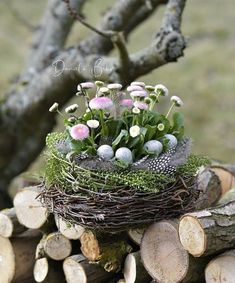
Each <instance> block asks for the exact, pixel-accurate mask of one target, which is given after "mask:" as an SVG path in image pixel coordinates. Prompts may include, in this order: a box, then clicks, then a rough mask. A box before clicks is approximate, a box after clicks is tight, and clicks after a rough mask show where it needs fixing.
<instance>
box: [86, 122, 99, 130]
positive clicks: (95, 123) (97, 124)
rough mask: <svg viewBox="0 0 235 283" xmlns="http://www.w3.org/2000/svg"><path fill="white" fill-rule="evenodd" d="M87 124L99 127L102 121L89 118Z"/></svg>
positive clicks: (90, 126)
mask: <svg viewBox="0 0 235 283" xmlns="http://www.w3.org/2000/svg"><path fill="white" fill-rule="evenodd" d="M86 124H87V126H88V127H89V128H92V129H96V128H98V127H99V125H100V122H99V121H98V120H88V121H87V122H86Z"/></svg>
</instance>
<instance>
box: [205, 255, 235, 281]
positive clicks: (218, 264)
mask: <svg viewBox="0 0 235 283" xmlns="http://www.w3.org/2000/svg"><path fill="white" fill-rule="evenodd" d="M234 267H235V250H231V251H227V252H225V253H223V254H221V255H219V256H218V257H216V258H214V259H212V260H211V261H210V262H209V264H208V265H207V267H206V270H205V277H206V283H220V282H228V283H229V282H231V283H232V282H234V279H235V268H234Z"/></svg>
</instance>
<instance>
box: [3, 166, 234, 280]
mask: <svg viewBox="0 0 235 283" xmlns="http://www.w3.org/2000/svg"><path fill="white" fill-rule="evenodd" d="M234 176H235V170H234V167H232V166H225V167H223V166H220V165H216V166H214V167H212V168H210V169H206V170H204V171H202V172H200V176H199V179H198V181H199V189H200V190H201V191H202V192H203V194H202V197H201V199H200V201H199V202H198V209H199V210H198V211H195V212H191V213H187V214H185V215H183V216H182V217H181V218H180V219H170V220H169V219H168V220H163V221H160V222H156V223H153V224H152V225H150V226H149V227H143V228H140V229H136V230H131V229H130V230H129V231H127V232H122V233H115V234H105V233H104V234H103V233H95V232H94V231H89V230H85V229H84V228H83V227H81V226H79V225H68V224H67V223H66V222H65V221H64V220H63V219H61V218H59V217H56V216H55V217H52V215H49V214H48V212H47V210H46V209H45V208H43V207H42V206H41V203H40V201H39V200H38V195H39V194H40V190H39V188H38V187H36V186H32V187H28V188H24V189H22V190H20V191H19V192H18V193H17V194H16V196H15V198H14V207H13V208H11V209H7V210H3V211H1V212H0V283H9V282H12V283H32V282H43V283H83V282H84V283H117V282H118V283H151V282H159V283H177V282H183V283H193V282H195V283H199V282H207V283H211V282H213V283H214V282H226V283H234V282H235V271H234V270H235V177H234ZM208 207H209V208H208Z"/></svg>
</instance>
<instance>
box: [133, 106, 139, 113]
mask: <svg viewBox="0 0 235 283" xmlns="http://www.w3.org/2000/svg"><path fill="white" fill-rule="evenodd" d="M132 112H133V113H134V114H139V113H140V109H139V108H137V107H134V108H133V109H132Z"/></svg>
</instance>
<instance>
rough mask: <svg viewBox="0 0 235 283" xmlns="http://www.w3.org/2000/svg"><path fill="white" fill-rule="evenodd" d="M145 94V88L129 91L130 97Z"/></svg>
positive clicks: (143, 95)
mask: <svg viewBox="0 0 235 283" xmlns="http://www.w3.org/2000/svg"><path fill="white" fill-rule="evenodd" d="M146 95H147V91H145V90H134V91H132V92H131V93H130V96H131V97H145V96H146Z"/></svg>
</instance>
